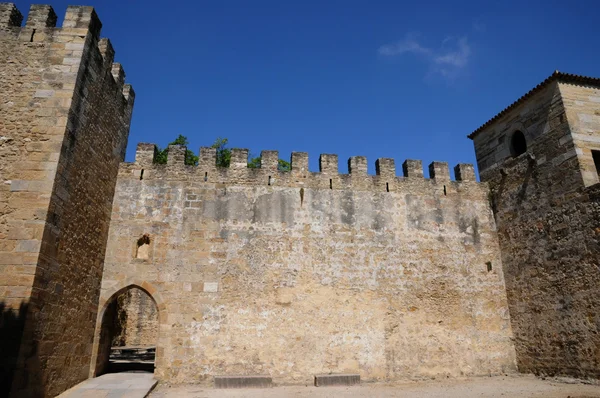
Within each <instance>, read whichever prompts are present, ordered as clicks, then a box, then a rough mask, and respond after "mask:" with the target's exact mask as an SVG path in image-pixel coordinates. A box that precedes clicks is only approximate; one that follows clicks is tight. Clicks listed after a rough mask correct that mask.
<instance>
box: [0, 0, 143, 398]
mask: <svg viewBox="0 0 600 398" xmlns="http://www.w3.org/2000/svg"><path fill="white" fill-rule="evenodd" d="M20 15H21V14H20V13H19V12H18V10H16V8H15V7H14V5H13V4H10V3H0V63H1V64H0V104H1V105H0V176H1V181H0V182H1V184H0V298H1V299H0V300H1V301H2V303H1V307H2V318H3V319H9V318H10V319H13V318H14V317H18V318H19V319H20V322H18V323H19V327H18V328H15V329H11V330H8V329H6V330H4V329H3V336H2V337H3V338H2V341H1V342H0V344H2V350H1V351H2V355H0V366H1V369H2V375H1V377H0V380H1V383H2V385H1V386H0V390H2V391H8V390H10V389H11V386H10V384H11V383H12V394H13V395H23V396H39V395H47V396H53V395H56V394H57V393H59V392H61V391H63V390H65V389H66V388H68V387H70V386H72V385H74V384H76V383H77V382H79V381H81V380H83V379H85V378H86V377H87V374H88V371H89V363H90V358H91V348H92V344H91V343H92V337H93V332H94V326H95V319H96V312H97V303H98V298H99V293H100V290H99V288H100V282H101V279H102V263H103V258H104V253H105V246H106V237H107V233H108V224H109V218H110V209H111V203H112V198H113V193H114V187H115V181H116V174H117V170H118V165H119V162H120V161H122V160H123V155H124V151H125V147H126V145H127V135H128V131H129V122H130V118H131V111H132V106H133V99H134V95H133V91H132V90H131V88H130V87H129V86H126V87H123V86H120V85H119V84H117V83H116V82H115V81H114V79H113V77H112V76H111V74H110V64H111V63H112V59H110V60H109V59H105V58H103V56H102V54H101V52H100V50H99V48H98V35H99V33H100V28H101V23H100V21H99V20H98V17H97V16H96V14H95V12H94V10H93V8H91V7H79V6H78V7H69V8H68V9H67V13H66V15H65V18H64V24H63V27H62V28H55V27H54V26H55V24H56V14H55V13H54V11H53V10H52V8H51V7H50V6H43V5H35V6H32V9H31V12H30V14H29V17H28V18H27V22H26V26H25V27H20V23H21V18H20V17H19V16H20Z"/></svg>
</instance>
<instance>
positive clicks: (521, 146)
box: [510, 130, 527, 158]
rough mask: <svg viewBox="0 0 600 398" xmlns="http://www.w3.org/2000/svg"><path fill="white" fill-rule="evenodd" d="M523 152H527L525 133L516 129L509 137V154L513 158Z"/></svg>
mask: <svg viewBox="0 0 600 398" xmlns="http://www.w3.org/2000/svg"><path fill="white" fill-rule="evenodd" d="M525 152H527V141H526V140H525V134H523V133H522V132H521V131H519V130H517V131H515V132H514V133H513V134H512V137H511V138H510V154H511V155H512V157H513V158H516V157H517V156H519V155H522V154H524V153H525Z"/></svg>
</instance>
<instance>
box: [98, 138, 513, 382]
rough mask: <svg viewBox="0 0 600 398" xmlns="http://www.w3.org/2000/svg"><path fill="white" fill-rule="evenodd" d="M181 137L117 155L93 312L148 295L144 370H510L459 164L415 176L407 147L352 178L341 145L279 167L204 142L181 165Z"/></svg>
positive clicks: (408, 374) (478, 216)
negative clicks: (158, 156) (403, 154)
mask: <svg viewBox="0 0 600 398" xmlns="http://www.w3.org/2000/svg"><path fill="white" fill-rule="evenodd" d="M184 150H185V148H183V147H178V148H171V149H170V150H169V157H170V159H169V161H168V162H167V164H166V165H159V164H154V163H153V162H152V159H153V156H154V153H155V147H154V145H151V144H140V145H139V146H138V152H137V154H136V162H135V163H124V164H122V165H121V168H120V170H119V178H118V182H117V188H116V194H115V200H114V204H113V212H112V221H111V225H110V231H109V242H108V247H107V254H106V260H105V267H104V276H103V285H102V286H103V287H102V297H101V301H100V302H101V312H102V311H103V310H104V309H105V308H108V307H109V306H110V302H111V301H112V300H114V297H116V295H118V294H120V292H122V291H123V289H127V288H128V287H132V286H134V287H137V286H140V287H141V288H142V289H144V290H145V291H146V292H148V293H149V295H150V296H152V297H153V298H154V299H155V302H156V305H157V306H158V307H159V311H158V312H159V331H158V344H157V357H156V371H155V374H156V376H157V377H159V378H161V379H162V380H165V381H168V382H171V383H180V382H185V383H190V382H198V383H205V384H206V385H210V383H211V382H212V380H213V377H214V376H222V375H248V376H251V375H265V374H268V375H270V376H271V377H272V378H273V382H274V383H276V384H277V383H303V384H312V383H313V375H315V374H329V373H337V374H340V373H347V374H358V375H360V378H361V379H363V380H365V381H376V380H394V379H406V378H424V377H434V376H444V377H445V376H461V375H489V374H499V373H503V372H512V371H515V369H516V367H515V356H514V347H513V343H512V341H511V338H512V332H511V328H510V322H509V316H508V307H507V303H506V296H505V287H504V280H503V274H502V266H501V260H500V252H499V248H498V244H497V236H496V227H495V223H494V219H493V216H492V212H491V210H490V206H489V202H488V188H487V186H486V185H485V184H480V183H478V182H476V181H475V176H474V174H473V168H472V166H469V165H459V166H458V168H457V170H460V173H459V175H460V177H461V179H462V180H461V181H451V180H450V178H449V171H448V165H447V164H446V163H441V162H436V163H434V164H433V165H432V167H431V170H432V172H433V173H434V175H432V176H431V177H433V178H429V179H427V178H424V177H423V169H422V166H421V162H420V161H415V160H413V161H407V162H405V166H406V167H404V168H405V170H406V171H407V176H405V177H396V171H395V163H394V161H393V160H391V159H380V160H379V161H378V162H377V170H378V174H377V175H368V174H367V172H366V162H367V160H366V159H365V158H363V157H355V158H352V159H350V161H349V164H350V165H351V169H350V170H351V173H350V174H339V172H338V157H337V155H331V154H329V155H321V157H320V159H321V161H320V164H321V171H320V172H311V171H309V170H308V167H307V166H308V155H307V154H305V153H293V154H292V156H291V160H292V169H291V171H289V172H282V171H278V170H276V168H275V167H270V166H269V165H268V164H269V159H271V162H273V161H272V159H278V157H279V155H278V154H277V153H276V152H274V151H269V152H268V153H269V155H270V157H265V161H266V163H267V165H265V167H261V168H258V169H250V168H248V167H247V156H248V155H247V154H248V152H247V150H234V151H233V155H232V159H235V162H232V165H231V167H229V168H218V167H216V166H215V152H214V150H211V149H209V148H202V150H201V151H200V159H199V165H198V166H186V165H184V161H183V158H182V157H181V156H179V154H180V153H183V152H184ZM171 156H172V158H171ZM419 167H420V168H421V170H419ZM144 236H147V237H148V240H145V239H141V238H143V237H144ZM140 244H141V246H140ZM146 244H147V245H148V247H147V248H145V247H144V245H146ZM140 253H141V255H140ZM488 263H490V264H493V269H492V270H489V268H488V266H487V264H488ZM99 320H100V318H99ZM96 339H97V341H99V339H100V331H98V334H97V337H96ZM98 348H99V349H102V347H101V344H99V345H98ZM99 356H100V357H101V354H100V355H99ZM97 363H98V366H100V367H101V366H102V364H101V363H99V362H97Z"/></svg>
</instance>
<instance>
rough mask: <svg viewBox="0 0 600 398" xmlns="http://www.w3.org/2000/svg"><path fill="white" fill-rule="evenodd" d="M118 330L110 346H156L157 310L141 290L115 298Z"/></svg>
mask: <svg viewBox="0 0 600 398" xmlns="http://www.w3.org/2000/svg"><path fill="white" fill-rule="evenodd" d="M117 303H118V304H117V317H116V319H117V320H118V321H119V325H118V326H119V329H118V331H117V332H116V333H115V337H114V338H113V342H112V346H113V347H114V346H119V347H120V346H128V347H132V346H135V347H143V346H156V343H157V341H158V310H157V308H156V304H155V303H154V301H153V300H152V298H151V297H150V296H148V295H147V294H146V293H145V292H144V291H143V290H141V289H136V288H132V289H128V290H126V291H125V292H123V293H121V294H120V295H119V296H118V297H117Z"/></svg>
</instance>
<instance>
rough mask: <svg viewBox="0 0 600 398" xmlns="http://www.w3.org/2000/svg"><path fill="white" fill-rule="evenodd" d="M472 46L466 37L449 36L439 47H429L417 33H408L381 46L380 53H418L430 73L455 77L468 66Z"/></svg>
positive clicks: (400, 54) (386, 54) (450, 77)
mask: <svg viewBox="0 0 600 398" xmlns="http://www.w3.org/2000/svg"><path fill="white" fill-rule="evenodd" d="M471 53H472V51H471V46H470V45H469V42H468V40H467V38H466V37H460V38H455V37H447V38H445V39H444V40H443V41H442V42H441V44H440V45H439V46H438V47H427V46H425V45H423V44H421V42H420V41H419V36H418V34H416V33H408V34H407V35H406V36H405V37H404V39H402V40H400V41H398V42H396V43H392V44H386V45H383V46H381V47H379V54H380V55H382V56H386V57H394V56H403V55H409V54H412V55H418V56H420V57H421V58H422V59H423V60H424V61H425V62H426V63H427V64H428V65H429V72H428V74H432V73H433V74H439V75H442V76H444V77H445V78H448V79H454V78H456V77H457V76H458V74H459V73H460V71H461V70H463V69H464V68H466V67H467V66H468V64H469V59H470V57H471Z"/></svg>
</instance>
